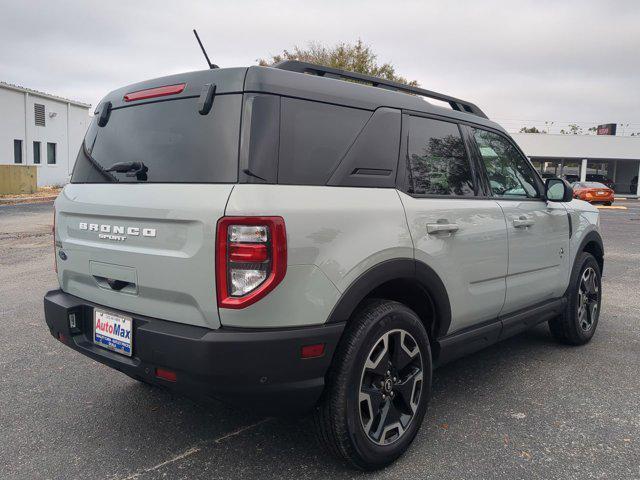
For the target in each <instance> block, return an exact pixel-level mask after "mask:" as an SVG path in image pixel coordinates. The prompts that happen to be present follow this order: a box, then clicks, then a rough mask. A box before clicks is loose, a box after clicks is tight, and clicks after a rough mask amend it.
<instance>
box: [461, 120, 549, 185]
mask: <svg viewBox="0 0 640 480" xmlns="http://www.w3.org/2000/svg"><path fill="white" fill-rule="evenodd" d="M473 136H474V138H475V140H476V143H477V144H478V149H479V150H480V155H481V156H482V161H483V163H484V166H485V169H486V171H487V176H488V177H489V183H490V185H491V191H492V193H493V195H494V196H496V197H504V198H538V197H540V192H538V187H537V183H536V180H535V173H534V172H533V169H532V167H531V165H529V162H528V161H527V160H526V159H525V158H524V157H523V156H522V155H521V154H520V152H518V150H516V148H515V147H514V146H513V145H512V144H511V143H510V142H508V141H507V140H506V139H505V138H503V137H501V136H500V135H498V134H496V133H493V132H488V131H486V130H480V129H473Z"/></svg>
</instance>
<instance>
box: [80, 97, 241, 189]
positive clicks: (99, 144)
mask: <svg viewBox="0 0 640 480" xmlns="http://www.w3.org/2000/svg"><path fill="white" fill-rule="evenodd" d="M241 104H242V95H218V96H216V97H215V100H214V102H213V108H212V109H211V111H210V112H209V114H208V115H200V114H199V113H198V99H197V98H185V99H179V100H171V101H163V102H156V103H147V104H142V105H136V106H127V107H124V108H117V109H114V110H112V111H111V116H110V117H109V121H108V123H107V124H106V125H105V126H104V127H98V126H97V124H96V122H97V118H95V119H94V121H93V122H92V123H91V126H90V127H89V130H88V131H87V135H86V137H85V140H84V142H83V145H82V146H81V147H80V152H79V153H78V158H77V160H76V164H75V167H74V169H73V175H72V177H71V182H72V183H111V182H123V183H124V182H128V183H235V182H237V180H238V139H239V135H240V114H241ZM128 162H138V163H139V162H142V164H144V167H146V169H147V171H146V172H145V173H144V174H138V175H136V172H135V169H134V171H130V172H113V171H112V172H108V171H107V170H109V168H111V167H112V166H113V165H114V164H116V163H128Z"/></svg>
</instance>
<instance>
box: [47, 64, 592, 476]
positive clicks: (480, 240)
mask: <svg viewBox="0 0 640 480" xmlns="http://www.w3.org/2000/svg"><path fill="white" fill-rule="evenodd" d="M344 80H348V81H344ZM425 98H426V99H436V100H440V101H444V102H446V103H448V104H449V106H450V107H451V108H443V107H437V106H434V105H433V104H432V103H429V102H428V101H427V100H425ZM571 196H572V192H571V188H570V187H569V186H568V185H567V184H566V182H564V181H563V180H560V179H548V180H547V182H546V184H544V183H543V181H542V180H541V178H540V176H539V175H538V173H537V172H536V171H535V170H534V169H533V168H532V166H531V164H530V163H529V161H528V160H527V158H526V157H525V156H524V155H523V154H522V152H521V151H520V149H519V148H518V146H517V145H516V144H515V143H514V142H513V141H512V140H511V138H510V137H509V135H507V134H506V133H505V131H504V130H503V129H502V128H501V127H500V126H498V125H497V124H496V123H494V122H492V121H490V120H488V119H487V117H486V116H485V115H484V113H483V112H482V111H481V110H480V109H479V108H478V107H477V106H475V105H473V104H471V103H469V102H466V101H464V100H460V99H457V98H453V97H449V96H446V95H442V94H439V93H435V92H430V91H427V90H422V89H419V88H413V87H407V86H404V85H399V84H396V83H392V82H388V81H384V80H381V79H379V78H373V77H367V76H364V75H358V74H353V73H349V72H344V71H340V70H335V69H331V68H325V67H320V66H317V65H311V64H305V63H300V62H285V63H282V64H279V65H277V66H276V67H275V68H268V67H249V68H229V69H212V70H207V71H200V72H192V73H185V74H180V75H174V76H170V77H164V78H159V79H155V80H150V81H146V82H142V83H139V84H135V85H131V86H128V87H125V88H122V89H119V90H116V91H114V92H112V93H110V94H109V95H107V96H106V97H105V98H104V100H103V101H102V102H100V104H99V105H98V107H97V109H96V112H95V118H94V120H93V122H92V123H91V126H90V127H89V130H88V132H87V134H86V137H85V140H84V143H83V145H82V147H81V149H80V152H79V154H78V158H77V160H76V163H75V168H74V171H73V176H72V178H71V183H70V184H69V185H67V186H66V187H65V188H64V190H63V192H62V193H61V194H60V196H59V197H58V199H57V200H56V203H55V209H56V213H55V225H56V227H55V257H56V266H57V272H58V280H59V283H60V289H58V290H55V291H51V292H49V293H47V295H46V297H45V313H46V321H47V325H48V327H49V329H50V330H51V333H52V335H53V336H54V337H56V338H58V339H59V340H60V341H61V342H63V343H64V344H65V345H67V346H69V347H70V348H73V349H74V350H77V351H79V352H80V353H82V354H84V355H87V356H89V357H91V358H93V359H94V360H96V361H98V362H101V363H104V364H106V365H109V366H111V367H113V368H115V369H117V370H120V371H121V372H123V373H125V374H127V375H129V376H131V377H133V378H136V379H138V380H140V381H144V382H148V383H152V384H157V385H162V386H165V387H169V388H173V389H176V390H180V391H184V392H190V393H194V394H205V395H208V396H212V397H216V398H221V399H224V400H226V401H232V402H234V403H236V404H238V405H247V404H249V405H252V406H254V407H256V406H257V407H258V408H260V409H261V410H263V411H266V412H274V411H277V412H284V413H291V412H301V411H313V412H314V414H315V418H316V420H317V425H318V430H319V433H320V437H321V439H322V440H323V441H324V443H326V445H327V446H328V447H329V449H330V450H331V451H333V452H334V453H335V454H336V455H338V456H340V457H342V458H344V459H346V460H347V461H349V462H350V463H352V464H353V465H355V466H356V467H359V468H363V469H374V468H379V467H382V466H384V465H386V464H388V463H390V462H392V461H393V460H395V459H396V458H398V457H399V456H400V455H401V454H402V453H403V452H404V451H405V450H406V448H407V447H408V446H409V444H410V443H411V441H412V440H413V438H414V437H415V435H416V433H417V431H418V429H419V428H420V424H421V423H422V419H423V417H424V415H425V411H426V408H427V402H428V399H429V394H430V388H431V378H432V371H433V369H434V367H435V366H437V365H441V364H443V363H444V362H447V361H449V360H451V359H453V358H456V357H459V356H461V355H463V354H465V353H469V352H473V351H476V350H478V349H480V348H483V347H486V346H487V345H491V344H493V343H495V342H497V341H499V340H502V339H504V338H506V337H509V336H511V335H513V334H516V333H518V332H521V331H523V330H525V329H527V328H529V327H532V326H533V325H536V324H538V323H540V322H548V323H549V327H550V330H551V333H552V335H553V336H554V337H555V338H557V339H558V340H560V341H562V342H564V343H569V344H573V345H579V344H583V343H586V342H588V341H589V340H590V339H591V337H592V336H593V334H594V331H595V329H596V326H597V323H598V316H599V311H600V301H601V283H600V278H601V272H602V268H603V255H604V253H603V244H602V239H601V237H600V234H599V233H598V230H599V228H598V223H599V221H598V213H597V210H596V209H595V208H593V207H591V206H590V205H589V204H587V203H584V202H581V201H578V200H572V198H571Z"/></svg>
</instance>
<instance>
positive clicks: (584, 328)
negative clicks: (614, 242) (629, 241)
mask: <svg viewBox="0 0 640 480" xmlns="http://www.w3.org/2000/svg"><path fill="white" fill-rule="evenodd" d="M601 299H602V279H601V272H600V265H599V264H598V262H597V261H596V259H595V258H594V257H593V255H591V254H590V253H586V252H583V253H581V254H580V255H579V256H578V258H577V259H576V264H575V266H574V270H573V272H572V274H571V283H570V286H569V290H568V291H567V306H566V309H565V311H564V313H563V314H562V315H560V316H558V317H556V318H554V319H553V320H550V321H549V329H550V330H551V334H552V335H553V337H554V338H555V339H556V340H558V341H559V342H562V343H566V344H569V345H583V344H585V343H587V342H588V341H589V340H591V338H592V337H593V335H594V333H595V331H596V327H597V326H598V319H599V318H600V303H601Z"/></svg>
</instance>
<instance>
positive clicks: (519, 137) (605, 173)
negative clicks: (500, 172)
mask: <svg viewBox="0 0 640 480" xmlns="http://www.w3.org/2000/svg"><path fill="white" fill-rule="evenodd" d="M511 136H512V137H513V139H514V140H515V141H516V142H517V143H518V145H520V148H522V151H523V152H524V153H525V154H526V155H527V156H528V157H529V158H530V159H531V161H532V162H533V164H534V165H535V166H536V168H538V169H539V170H540V171H541V172H542V173H543V174H548V175H557V176H564V177H566V178H567V180H580V181H583V182H584V181H585V180H587V181H589V180H594V181H599V182H601V183H602V180H603V179H605V178H606V179H607V180H608V181H609V183H613V184H615V186H614V191H615V192H616V194H617V195H625V196H629V195H630V196H639V195H640V186H639V182H638V177H639V176H640V136H633V137H623V136H615V135H561V134H548V133H513V134H511Z"/></svg>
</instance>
